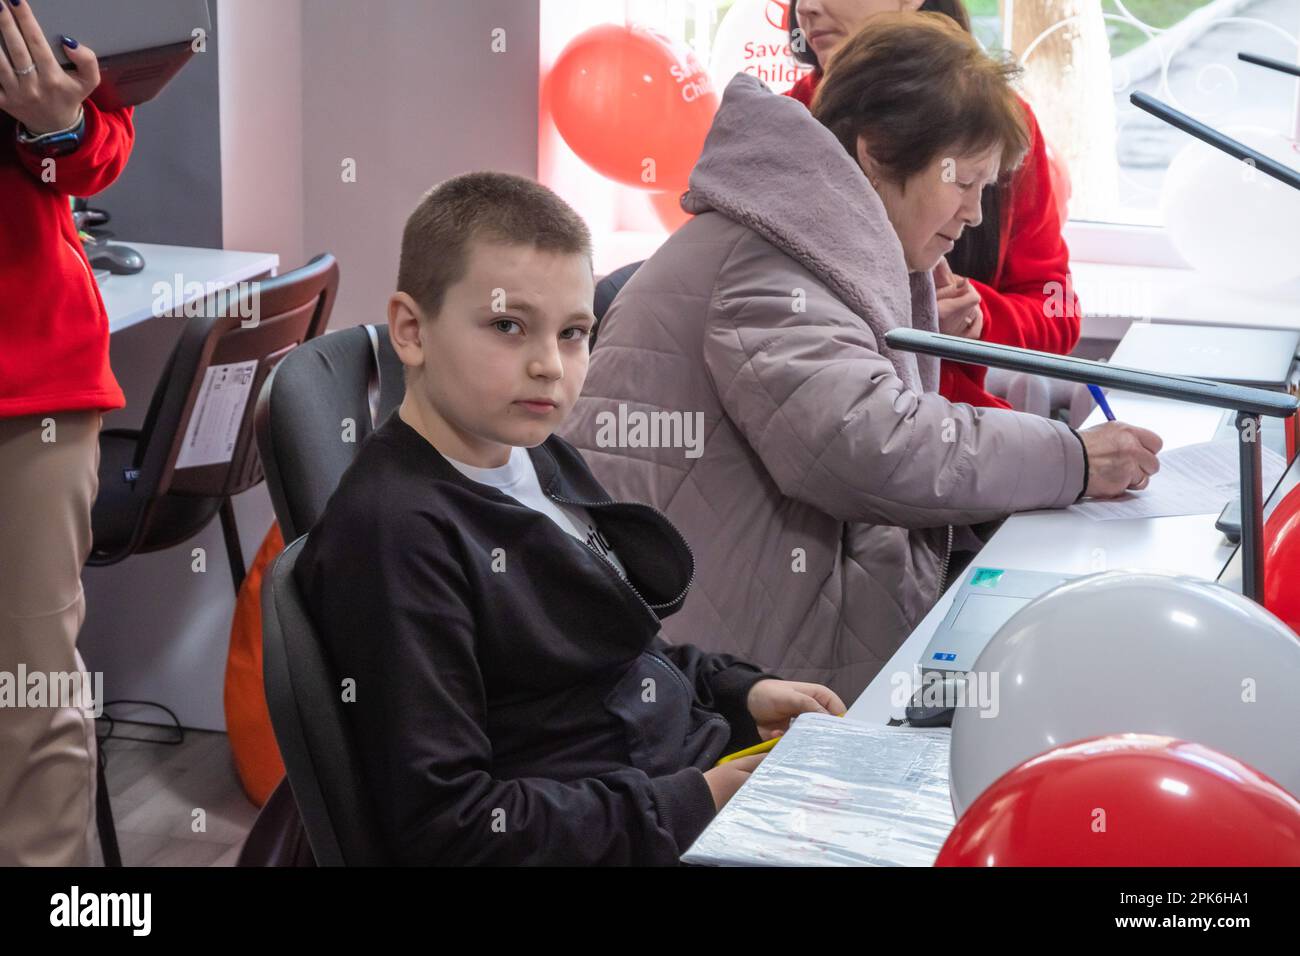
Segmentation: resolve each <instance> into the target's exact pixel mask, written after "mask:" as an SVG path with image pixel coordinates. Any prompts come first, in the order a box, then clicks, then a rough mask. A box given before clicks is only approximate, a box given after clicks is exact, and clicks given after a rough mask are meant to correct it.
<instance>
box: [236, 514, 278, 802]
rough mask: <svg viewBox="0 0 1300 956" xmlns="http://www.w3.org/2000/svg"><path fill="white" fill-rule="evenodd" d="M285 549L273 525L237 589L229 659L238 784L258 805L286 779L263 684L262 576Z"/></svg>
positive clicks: (276, 526)
mask: <svg viewBox="0 0 1300 956" xmlns="http://www.w3.org/2000/svg"><path fill="white" fill-rule="evenodd" d="M283 550H284V538H283V537H282V536H281V535H280V525H279V524H278V523H276V524H272V525H271V530H270V531H268V532H267V533H266V538H265V540H263V541H262V546H261V547H260V548H258V549H257V556H256V557H254V558H253V566H252V567H251V568H249V569H248V574H247V576H246V577H245V578H244V583H243V584H242V585H241V586H240V588H239V597H238V599H237V600H236V601H235V619H234V621H232V622H231V625H230V652H229V654H228V655H227V657H226V690H225V704H226V733H228V734H229V735H230V749H231V751H232V752H233V753H234V755H235V770H236V771H237V772H238V773H239V782H240V783H241V784H243V787H244V792H245V793H246V794H248V799H250V800H252V801H253V803H254V804H256V805H257V806H259V807H260V806H262V804H264V803H266V800H267V797H269V796H270V795H271V791H272V790H274V789H275V787H276V785H277V784H278V783H279V782H280V780H281V779H283V777H284V761H282V760H281V759H280V748H279V747H277V746H276V743H275V734H274V733H273V732H272V730H271V715H270V713H269V712H268V711H267V709H266V688H265V686H264V685H263V682H262V575H263V574H264V573H265V572H266V569H267V568H268V567H269V566H270V564H271V562H272V561H274V560H275V558H276V556H277V555H278V554H279V553H280V552H281V551H283Z"/></svg>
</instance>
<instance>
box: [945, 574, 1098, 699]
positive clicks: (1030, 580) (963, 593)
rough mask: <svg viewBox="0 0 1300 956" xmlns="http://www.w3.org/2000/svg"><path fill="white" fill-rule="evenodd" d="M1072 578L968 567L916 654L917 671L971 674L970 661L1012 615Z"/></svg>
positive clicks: (973, 660)
mask: <svg viewBox="0 0 1300 956" xmlns="http://www.w3.org/2000/svg"><path fill="white" fill-rule="evenodd" d="M1074 577H1077V575H1074V574H1051V573H1048V572H1045V571H1021V570H1016V569H1012V568H989V567H978V566H976V567H972V568H971V569H970V571H969V572H968V573H967V575H966V577H965V579H964V580H963V581H962V583H961V586H960V587H959V588H958V590H957V596H956V597H955V598H954V599H953V602H952V607H951V608H949V609H948V613H947V614H946V615H944V618H943V620H942V621H941V622H940V624H939V627H938V629H937V630H936V631H935V632H934V636H933V637H932V638H930V643H929V644H928V645H927V646H926V648H925V653H923V654H922V655H921V660H920V661H919V663H920V667H921V672H922V673H923V674H925V673H928V672H931V671H938V672H940V673H945V674H947V673H951V674H954V675H958V674H965V673H966V672H967V671H970V670H972V669H974V667H975V659H976V658H977V657H979V656H980V652H981V651H983V650H984V647H985V645H987V644H988V642H989V641H991V640H992V639H993V635H994V634H996V633H997V632H998V630H999V629H1000V628H1001V627H1002V625H1003V624H1005V623H1006V622H1007V621H1008V620H1010V619H1011V616H1012V615H1013V614H1015V613H1016V612H1017V611H1019V610H1020V609H1021V608H1022V607H1024V606H1025V605H1026V604H1028V603H1029V602H1030V601H1032V600H1033V599H1034V598H1036V597H1038V596H1039V595H1041V594H1045V593H1047V592H1048V591H1050V590H1052V589H1053V588H1056V587H1059V586H1060V585H1062V584H1064V583H1065V582H1066V581H1069V580H1071V579H1072V578H1074Z"/></svg>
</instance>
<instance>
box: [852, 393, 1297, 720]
mask: <svg viewBox="0 0 1300 956" xmlns="http://www.w3.org/2000/svg"><path fill="white" fill-rule="evenodd" d="M1107 397H1108V400H1109V401H1110V404H1111V408H1112V410H1113V411H1114V412H1115V417H1116V418H1118V419H1120V420H1121V421H1127V422H1131V423H1133V424H1135V425H1141V426H1143V427H1145V428H1150V429H1152V430H1153V431H1155V432H1156V433H1157V434H1158V435H1160V437H1161V438H1162V439H1164V447H1165V449H1173V448H1177V447H1180V446H1182V445H1191V444H1195V443H1197V442H1203V441H1209V440H1210V439H1212V438H1213V437H1214V434H1215V431H1216V430H1217V429H1218V425H1219V421H1220V420H1221V419H1222V417H1223V410H1222V409H1217V408H1207V407H1204V406H1198V405H1188V404H1186V403H1183V402H1170V401H1166V400H1163V399H1155V398H1148V397H1146V396H1139V395H1126V394H1122V393H1119V392H1111V393H1109V394H1108V396H1107ZM1104 420H1105V419H1104V416H1103V415H1102V414H1101V412H1100V411H1099V410H1098V411H1095V412H1094V414H1093V415H1092V416H1091V417H1090V418H1089V419H1088V420H1087V421H1086V422H1085V423H1084V425H1085V427H1091V426H1093V425H1097V424H1100V423H1101V422H1102V421H1104ZM1298 481H1300V458H1298V459H1297V461H1296V464H1294V465H1293V466H1292V467H1291V468H1290V469H1288V470H1287V473H1286V475H1285V476H1284V477H1283V479H1282V480H1281V482H1280V483H1279V485H1278V486H1277V490H1276V491H1274V492H1273V494H1272V496H1271V497H1270V496H1269V492H1270V491H1273V489H1269V488H1265V489H1264V493H1265V497H1266V499H1267V500H1268V505H1267V506H1266V508H1265V513H1266V514H1267V513H1268V512H1269V511H1271V510H1272V507H1273V506H1275V505H1276V504H1277V502H1278V501H1279V500H1281V498H1282V497H1283V496H1284V495H1285V493H1286V492H1287V491H1289V490H1290V489H1291V488H1292V487H1294V486H1295V485H1296V484H1297V482H1298ZM1217 517H1218V515H1187V516H1181V517H1173V518H1138V519H1133V520H1117V521H1093V520H1092V519H1090V518H1086V517H1084V516H1082V515H1078V514H1074V513H1071V512H1068V511H1064V510H1054V511H1034V512H1024V513H1021V514H1016V515H1012V516H1011V517H1009V518H1008V519H1007V520H1006V521H1005V522H1004V523H1003V525H1002V526H1001V527H1000V528H999V529H998V530H997V532H996V533H995V534H994V535H993V537H992V538H991V539H990V540H989V542H988V544H986V545H985V546H984V548H983V549H982V550H981V551H980V553H979V555H978V557H977V558H976V561H977V562H978V563H979V564H981V565H983V564H990V565H993V566H995V567H1006V568H1024V569H1027V570H1036V571H1056V572H1060V573H1064V574H1089V573H1093V572H1096V571H1103V570H1123V569H1127V568H1132V569H1147V570H1161V571H1169V572H1174V573H1179V574H1189V575H1195V576H1196V577H1200V578H1205V579H1207V580H1211V581H1213V580H1218V579H1220V577H1221V576H1222V583H1223V584H1224V585H1225V586H1234V585H1235V586H1236V588H1237V590H1240V587H1241V586H1240V580H1241V577H1240V569H1239V562H1238V561H1236V560H1234V558H1235V553H1236V551H1237V549H1236V547H1235V546H1234V545H1229V544H1228V543H1227V542H1226V541H1225V540H1224V537H1223V534H1222V533H1221V532H1219V531H1217V530H1216V529H1215V527H1214V522H1215V520H1216V519H1217ZM958 580H960V577H959V578H958ZM957 583H958V582H957V581H954V582H952V584H950V585H949V587H948V590H947V591H946V592H945V593H944V595H943V597H942V598H940V600H939V601H938V603H937V604H935V606H934V607H933V608H931V610H930V613H929V614H927V615H926V616H925V617H924V618H923V619H922V621H921V623H920V624H918V625H917V627H916V630H914V631H913V632H912V633H911V635H910V636H909V637H908V638H907V640H906V641H905V642H904V643H903V645H902V646H901V647H900V648H899V649H898V650H897V651H896V652H895V653H894V656H893V657H891V658H890V659H889V662H888V663H887V664H886V665H885V666H884V668H882V669H881V671H880V673H879V674H877V675H876V677H875V679H874V680H872V682H871V683H870V684H869V685H868V686H867V689H866V690H864V691H863V692H862V694H861V695H860V696H859V697H858V699H857V700H856V701H854V703H853V705H852V706H851V707H850V708H849V711H848V714H847V716H848V717H850V718H852V719H854V720H861V721H864V722H867V723H873V724H877V725H879V724H884V723H887V722H888V721H889V720H890V719H891V718H895V717H897V718H901V717H902V714H903V707H902V706H900V705H899V704H898V703H897V702H896V701H894V700H891V695H893V694H894V693H895V687H900V686H901V687H907V688H910V687H912V686H913V684H914V680H913V675H914V673H915V668H916V664H917V662H918V661H919V660H920V658H921V654H922V653H923V652H924V651H925V646H926V645H927V644H928V643H929V641H930V638H931V637H932V636H933V635H934V632H935V629H936V628H937V627H938V626H939V623H940V622H941V621H942V620H943V617H944V615H945V614H947V613H948V609H949V608H950V607H951V606H952V602H953V598H954V597H955V595H956V591H957Z"/></svg>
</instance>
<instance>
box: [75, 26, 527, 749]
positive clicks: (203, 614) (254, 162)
mask: <svg viewBox="0 0 1300 956" xmlns="http://www.w3.org/2000/svg"><path fill="white" fill-rule="evenodd" d="M217 26H218V32H219V35H220V38H221V42H220V47H219V67H220V101H221V108H220V117H219V118H217V117H214V118H213V119H214V122H215V123H216V124H217V125H219V128H220V132H221V161H222V170H221V187H222V202H221V206H222V208H221V214H222V217H223V231H224V237H225V247H226V248H228V249H246V250H257V251H268V252H277V253H279V255H280V257H281V262H282V271H287V270H290V269H292V268H294V267H295V266H297V265H299V264H301V263H302V262H305V261H306V259H308V258H310V257H311V256H312V255H315V254H316V253H318V252H332V253H334V255H335V256H337V257H338V259H339V263H340V269H341V280H340V286H339V299H338V305H337V307H336V309H335V312H334V316H333V321H332V322H331V327H332V328H335V329H339V328H346V327H348V326H351V325H356V324H359V323H362V322H380V321H383V317H384V304H385V302H386V301H387V298H388V296H389V295H390V294H391V292H392V288H393V285H394V283H395V281H396V276H397V253H398V248H399V245H400V239H401V230H402V225H403V223H404V222H405V219H406V216H407V215H408V213H409V212H410V210H411V209H412V208H413V207H414V205H415V203H416V201H417V200H418V198H419V197H420V195H421V194H422V193H423V192H424V191H425V190H427V189H428V188H429V187H431V186H433V185H434V184H435V183H437V182H439V181H441V180H442V179H445V178H447V177H449V176H453V175H456V174H458V173H462V172H467V171H470V170H476V169H498V170H504V171H508V172H515V173H520V174H524V175H529V176H533V175H536V171H537V72H538V62H537V57H538V15H537V2H536V0H468V2H464V0H381V2H380V3H376V4H371V5H367V6H364V7H363V6H358V5H355V4H342V3H338V2H336V0H218V2H217ZM497 27H500V28H502V29H504V30H505V31H506V52H505V53H502V54H496V53H492V52H491V49H490V46H489V44H490V41H491V31H492V30H493V29H494V28H497ZM346 157H350V158H353V159H356V160H357V163H358V180H357V182H355V183H347V184H345V183H343V182H342V181H341V176H340V171H341V167H340V163H341V162H342V160H343V159H344V158H346ZM122 238H123V239H124V240H129V239H130V238H131V237H130V236H122ZM159 241H166V240H165V239H163V240H159ZM178 332H179V327H178V326H176V325H175V324H171V325H168V326H165V327H164V326H163V325H162V324H161V323H159V322H149V323H143V324H141V325H139V326H135V327H133V328H132V329H128V330H126V332H124V333H122V334H120V335H116V336H114V337H113V343H112V351H113V366H114V369H115V370H117V371H118V375H119V380H120V381H121V383H122V387H123V389H124V390H125V391H126V393H127V398H128V402H129V407H128V408H127V409H125V410H123V411H122V412H117V413H114V414H113V416H112V420H111V421H108V420H106V424H105V427H139V425H140V422H141V421H142V419H143V417H144V413H145V409H146V407H147V406H148V402H149V396H150V394H151V393H152V391H153V387H154V384H155V383H156V382H157V380H158V376H159V374H160V372H161V370H162V364H163V362H164V360H165V358H166V356H167V354H168V352H169V351H170V347H171V344H172V343H173V342H174V341H175V335H176V334H177V333H178ZM235 511H236V514H237V516H238V520H239V527H240V537H241V538H242V543H243V549H244V557H245V560H246V561H247V562H250V563H251V561H252V558H253V555H254V554H255V553H256V551H257V548H258V546H259V545H260V544H261V541H262V538H263V536H264V535H265V534H266V531H267V529H268V528H269V527H270V524H271V522H272V521H273V520H274V515H273V512H272V509H271V504H270V498H269V496H268V495H267V492H266V488H265V486H264V485H263V486H260V487H258V488H255V489H253V490H252V491H250V492H248V493H247V494H244V495H242V496H240V497H239V498H237V499H236V500H235ZM193 547H202V548H204V549H205V551H206V553H207V565H208V568H207V573H206V574H201V575H200V574H194V573H193V572H192V571H191V570H190V562H191V559H190V549H191V548H193ZM83 582H84V584H85V587H86V593H87V619H86V624H85V627H84V628H83V630H82V635H81V646H82V650H83V655H84V656H85V659H86V662H87V664H88V666H89V667H90V668H91V669H93V670H100V671H103V672H104V676H105V691H106V694H107V696H108V697H109V698H110V699H115V698H134V699H144V700H150V701H158V702H160V703H163V704H166V705H167V706H168V707H170V708H172V709H173V710H174V711H175V712H176V713H177V715H178V716H179V718H180V721H181V723H182V724H183V725H184V726H187V727H196V728H203V729H218V730H220V729H224V727H225V716H224V711H223V705H222V688H223V682H224V676H225V661H226V651H227V647H228V643H229V636H230V621H231V614H232V612H233V608H234V593H233V589H232V587H231V583H230V575H229V571H228V569H227V565H226V556H225V548H224V545H223V544H222V538H221V529H220V526H219V524H218V523H217V522H216V521H214V522H213V523H212V524H211V525H209V527H208V528H207V529H206V530H205V531H204V532H203V533H202V534H201V535H199V536H198V537H197V538H196V539H194V540H193V541H191V542H188V543H187V544H186V545H184V546H182V547H180V548H173V549H171V550H168V551H163V552H158V553H155V554H149V555H142V556H139V557H134V558H131V559H129V560H127V561H125V562H123V563H121V564H118V565H115V566H113V567H109V568H88V569H87V570H86V571H85V573H84V574H83ZM114 713H115V714H116V715H117V716H121V717H126V718H129V719H141V720H145V721H149V722H157V723H161V722H163V720H164V718H163V717H162V715H161V714H160V713H159V712H158V711H138V712H133V711H132V710H131V709H130V708H115V709H114Z"/></svg>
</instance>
